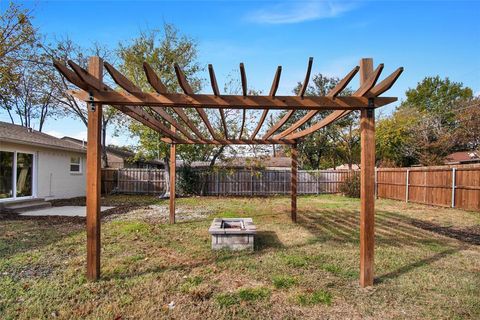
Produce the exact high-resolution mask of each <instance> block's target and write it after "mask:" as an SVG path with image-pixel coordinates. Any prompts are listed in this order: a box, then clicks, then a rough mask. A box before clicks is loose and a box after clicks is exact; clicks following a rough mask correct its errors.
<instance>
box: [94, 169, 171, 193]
mask: <svg viewBox="0 0 480 320" xmlns="http://www.w3.org/2000/svg"><path fill="white" fill-rule="evenodd" d="M165 188H166V184H165V172H164V170H159V169H137V168H134V169H130V168H129V169H102V193H107V194H109V193H125V194H161V193H164V192H165Z"/></svg>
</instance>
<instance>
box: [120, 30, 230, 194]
mask: <svg viewBox="0 0 480 320" xmlns="http://www.w3.org/2000/svg"><path fill="white" fill-rule="evenodd" d="M118 56H119V68H120V71H121V72H122V73H123V74H124V75H125V76H126V77H127V78H129V79H130V80H132V82H134V83H135V85H137V86H138V87H140V88H141V89H142V90H144V91H147V92H148V91H153V89H152V88H151V86H150V85H149V84H148V81H147V79H146V76H145V73H144V71H143V66H142V65H143V62H144V61H146V62H148V63H149V65H150V66H151V67H152V68H153V69H154V70H155V72H156V73H157V75H158V76H159V78H160V79H161V80H162V82H163V83H164V84H165V86H166V87H167V89H168V90H169V91H170V92H181V88H180V86H179V84H178V82H177V79H176V75H175V70H174V67H173V65H174V63H178V64H179V65H180V66H181V67H182V70H183V71H184V73H185V75H186V77H187V79H188V81H189V83H190V85H191V86H192V89H193V90H194V91H195V92H198V91H199V90H200V88H201V78H200V77H199V75H198V73H199V71H200V70H201V68H200V65H199V63H198V61H197V59H198V49H197V44H196V42H195V41H194V40H193V39H192V38H190V37H188V36H185V35H182V34H180V32H179V31H178V30H177V29H176V28H175V27H174V26H173V25H170V24H164V26H163V29H162V30H148V31H144V32H141V33H140V35H139V36H138V37H137V38H135V39H133V40H132V41H130V42H128V43H121V44H120V45H119V49H118ZM147 111H148V110H147ZM167 112H169V113H170V114H171V116H172V117H174V118H175V119H176V120H177V122H179V123H180V124H182V123H183V122H182V120H181V119H180V118H179V117H177V115H176V114H175V113H174V112H172V110H170V109H167ZM185 112H186V113H187V115H188V116H189V118H190V119H191V121H192V122H193V123H194V125H195V126H197V127H198V128H199V130H200V131H201V132H202V133H203V134H204V135H205V136H207V137H208V136H209V133H208V131H207V129H206V128H205V126H204V124H203V122H202V121H201V119H200V117H199V116H198V113H197V112H196V111H195V110H194V109H191V108H189V109H185ZM206 112H207V115H208V116H209V119H213V114H212V113H213V112H214V110H206ZM152 115H154V116H155V114H153V113H152ZM212 125H214V126H215V128H217V131H218V132H220V129H219V122H214V123H212ZM129 128H130V131H131V133H132V134H133V135H134V136H136V137H138V139H139V148H138V156H139V157H144V158H157V159H163V161H164V162H165V163H166V164H168V163H169V157H170V152H169V150H170V149H169V145H168V144H166V143H164V142H162V141H161V140H160V135H159V134H158V133H157V132H155V131H153V130H151V129H150V128H148V127H146V126H144V125H142V124H139V123H138V122H135V121H131V122H130V124H129ZM223 150H224V147H221V146H215V145H178V146H177V154H178V155H179V157H180V158H182V159H183V160H184V163H185V164H186V165H188V164H189V163H191V162H192V161H195V160H203V161H206V160H212V161H213V162H215V160H216V159H217V158H218V156H219V154H220V153H222V152H223ZM166 169H167V170H166V171H167V174H169V172H168V170H169V167H168V165H166ZM166 180H167V181H168V179H166ZM168 192H169V191H168V188H167V193H168Z"/></svg>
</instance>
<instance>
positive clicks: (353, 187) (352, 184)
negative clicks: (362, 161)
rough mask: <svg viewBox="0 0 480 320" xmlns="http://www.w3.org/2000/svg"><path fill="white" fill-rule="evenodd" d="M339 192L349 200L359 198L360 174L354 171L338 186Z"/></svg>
mask: <svg viewBox="0 0 480 320" xmlns="http://www.w3.org/2000/svg"><path fill="white" fill-rule="evenodd" d="M340 192H341V193H343V194H344V195H345V196H347V197H350V198H360V173H359V172H357V171H354V172H353V173H352V174H351V175H349V176H348V177H347V178H346V179H345V181H343V183H342V184H341V185H340Z"/></svg>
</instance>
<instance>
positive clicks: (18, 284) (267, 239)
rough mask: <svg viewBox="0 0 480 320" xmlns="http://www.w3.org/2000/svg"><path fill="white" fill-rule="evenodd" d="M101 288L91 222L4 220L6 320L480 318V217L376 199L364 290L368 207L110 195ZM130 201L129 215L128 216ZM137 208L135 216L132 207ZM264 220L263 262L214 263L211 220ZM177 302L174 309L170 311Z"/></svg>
mask: <svg viewBox="0 0 480 320" xmlns="http://www.w3.org/2000/svg"><path fill="white" fill-rule="evenodd" d="M104 203H105V204H115V205H118V206H120V207H121V210H118V209H117V210H115V209H114V211H113V213H112V212H110V214H109V215H107V216H105V217H104V218H103V220H102V279H101V280H100V281H98V282H95V283H92V282H88V281H86V279H85V276H84V274H85V232H84V228H85V227H84V220H82V219H65V218H63V219H58V218H48V219H38V218H36V219H34V218H32V219H26V218H14V217H5V218H3V219H0V319H47V318H57V319H480V213H478V212H477V213H475V212H465V211H460V210H452V209H442V208H435V207H428V206H422V205H415V204H405V203H402V202H397V201H388V200H379V201H377V214H376V261H375V274H376V280H375V281H376V284H375V286H374V287H373V288H369V289H361V288H360V287H359V286H358V265H359V233H358V225H359V222H358V215H359V212H358V207H359V202H358V200H356V199H348V198H344V197H341V196H311V197H299V201H298V206H299V222H298V224H296V225H294V224H292V223H291V222H290V221H289V203H290V202H289V198H287V197H272V198H185V199H179V200H178V202H177V203H178V211H179V213H178V216H179V218H180V219H181V221H180V222H179V223H177V224H176V225H168V224H166V223H165V222H166V217H167V215H168V214H167V210H166V206H167V202H166V201H164V200H158V199H156V198H154V197H127V196H110V197H108V198H107V199H105V201H104ZM126 204H130V205H128V206H125V205H126ZM132 204H133V205H132ZM242 216H245V217H253V219H254V222H255V223H256V225H257V228H258V230H259V233H258V236H257V239H256V241H257V243H256V250H255V251H254V252H237V253H234V252H228V251H222V252H212V251H211V250H210V239H209V235H208V231H207V230H208V226H209V224H210V222H211V219H212V218H213V217H242ZM169 304H170V306H169Z"/></svg>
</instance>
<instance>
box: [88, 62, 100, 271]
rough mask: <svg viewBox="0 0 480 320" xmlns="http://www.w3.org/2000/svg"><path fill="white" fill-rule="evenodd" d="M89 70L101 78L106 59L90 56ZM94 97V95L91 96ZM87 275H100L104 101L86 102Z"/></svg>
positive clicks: (91, 73) (94, 75) (92, 74)
mask: <svg viewBox="0 0 480 320" xmlns="http://www.w3.org/2000/svg"><path fill="white" fill-rule="evenodd" d="M88 73H89V74H90V75H91V76H93V77H95V78H97V79H99V83H101V82H102V73H103V61H102V59H101V58H99V57H91V58H90V59H89V61H88ZM92 99H93V97H92ZM87 109H88V134H87V142H88V143H87V171H86V172H87V184H86V192H87V194H86V196H87V278H88V279H89V280H97V279H98V278H99V277H100V192H101V189H100V173H101V157H100V155H101V142H100V137H101V134H100V133H101V127H102V104H100V103H93V102H87Z"/></svg>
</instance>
